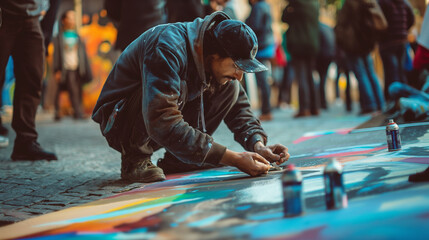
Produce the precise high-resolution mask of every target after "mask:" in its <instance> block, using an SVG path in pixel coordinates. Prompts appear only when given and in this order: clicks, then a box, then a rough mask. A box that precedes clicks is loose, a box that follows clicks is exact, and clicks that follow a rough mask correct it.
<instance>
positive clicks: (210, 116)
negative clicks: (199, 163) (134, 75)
mask: <svg viewBox="0 0 429 240" xmlns="http://www.w3.org/2000/svg"><path fill="white" fill-rule="evenodd" d="M241 87H242V86H241V85H240V83H239V82H238V81H233V82H230V83H228V84H226V85H224V86H223V87H222V88H221V89H220V90H219V91H217V92H215V93H214V94H209V93H208V92H205V93H204V116H205V123H206V129H207V134H209V135H212V134H213V133H214V131H215V130H216V129H217V128H218V127H219V125H220V123H221V122H222V120H223V119H224V118H225V117H226V116H227V114H228V113H229V111H230V109H231V108H232V106H233V105H234V104H235V102H236V101H237V98H238V94H239V89H240V88H241ZM141 94H142V93H141V90H138V91H136V92H135V93H134V94H133V95H132V96H131V97H130V98H128V99H127V100H126V101H125V104H124V106H123V109H121V111H120V113H119V114H118V118H117V119H118V121H117V122H116V123H115V124H117V125H116V130H115V131H116V132H117V133H119V134H120V136H115V134H113V135H110V136H106V139H107V141H108V142H109V145H110V146H111V147H113V148H115V149H117V150H118V149H122V153H123V154H124V153H127V152H132V153H136V152H137V154H141V155H148V156H151V155H152V153H153V152H154V151H156V150H158V149H160V148H161V147H162V146H160V145H159V144H157V143H156V142H154V141H153V140H152V139H150V138H149V137H146V136H144V134H143V133H145V132H147V131H146V128H145V125H144V120H143V114H142V113H141V109H142V108H141V99H142V95H141ZM199 109H200V98H199V97H198V98H196V99H194V100H192V101H189V102H187V103H185V106H184V107H183V109H182V111H181V113H182V115H183V119H184V121H186V122H187V123H188V124H189V125H190V126H192V127H194V128H195V129H199V130H201V129H202V126H201V124H200V111H199ZM114 128H115V127H114ZM115 137H119V138H120V144H121V146H114V144H116V141H115V139H112V138H115ZM112 144H113V146H112ZM177 161H179V160H177Z"/></svg>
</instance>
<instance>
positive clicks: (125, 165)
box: [121, 155, 165, 183]
mask: <svg viewBox="0 0 429 240" xmlns="http://www.w3.org/2000/svg"><path fill="white" fill-rule="evenodd" d="M121 158H122V164H121V165H122V167H121V178H122V179H123V180H126V181H131V182H145V183H149V182H158V181H163V180H165V175H164V172H163V171H162V169H161V168H159V167H157V166H155V165H154V164H153V163H152V161H151V160H150V156H139V155H131V156H129V155H128V156H127V155H122V157H121Z"/></svg>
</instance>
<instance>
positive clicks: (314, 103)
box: [292, 56, 319, 115]
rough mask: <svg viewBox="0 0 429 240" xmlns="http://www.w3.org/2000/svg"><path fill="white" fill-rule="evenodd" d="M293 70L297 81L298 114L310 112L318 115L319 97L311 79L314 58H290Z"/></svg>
mask: <svg viewBox="0 0 429 240" xmlns="http://www.w3.org/2000/svg"><path fill="white" fill-rule="evenodd" d="M292 59H293V60H292V63H293V69H294V71H295V76H296V79H297V80H298V88H299V89H298V92H299V113H303V112H305V111H310V112H311V113H312V114H313V115H318V113H319V105H318V102H319V95H318V91H316V86H315V84H314V79H313V63H314V61H315V59H314V57H311V56H309V57H302V56H292Z"/></svg>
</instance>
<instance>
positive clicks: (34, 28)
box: [0, 0, 57, 161]
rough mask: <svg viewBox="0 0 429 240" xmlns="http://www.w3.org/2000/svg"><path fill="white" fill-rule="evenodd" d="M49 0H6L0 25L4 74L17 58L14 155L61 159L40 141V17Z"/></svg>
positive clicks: (42, 52) (0, 3)
mask: <svg viewBox="0 0 429 240" xmlns="http://www.w3.org/2000/svg"><path fill="white" fill-rule="evenodd" d="M44 5H48V2H47V1H46V0H21V1H15V0H2V1H0V8H1V9H2V26H1V27H0V76H4V74H5V67H6V64H7V61H8V59H9V56H10V55H12V58H13V60H14V73H15V79H16V82H15V93H14V99H13V118H12V128H13V129H14V130H15V132H16V138H15V143H14V147H13V151H12V155H11V158H12V160H14V161H20V160H31V161H34V160H43V159H46V160H57V156H56V155H55V154H54V153H51V152H47V151H45V150H44V149H43V148H42V147H41V146H40V144H39V143H38V142H37V138H38V134H37V131H36V124H35V120H36V112H37V107H38V106H39V103H40V97H41V88H42V78H43V64H44V60H45V59H44V56H45V48H44V45H43V35H42V31H41V27H40V22H39V17H40V15H41V14H42V12H44V11H45V10H46V9H44V8H42V6H44Z"/></svg>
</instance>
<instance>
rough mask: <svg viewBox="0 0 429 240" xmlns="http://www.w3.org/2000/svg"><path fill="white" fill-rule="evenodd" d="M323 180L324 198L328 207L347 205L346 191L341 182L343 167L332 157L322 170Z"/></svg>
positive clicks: (344, 206)
mask: <svg viewBox="0 0 429 240" xmlns="http://www.w3.org/2000/svg"><path fill="white" fill-rule="evenodd" d="M323 178H324V181H325V198H326V207H327V208H328V209H340V208H346V207H347V193H346V188H345V187H344V182H343V168H342V166H341V165H340V163H339V162H338V161H336V160H335V159H332V160H331V161H330V162H329V163H328V165H326V167H325V169H324V171H323Z"/></svg>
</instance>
